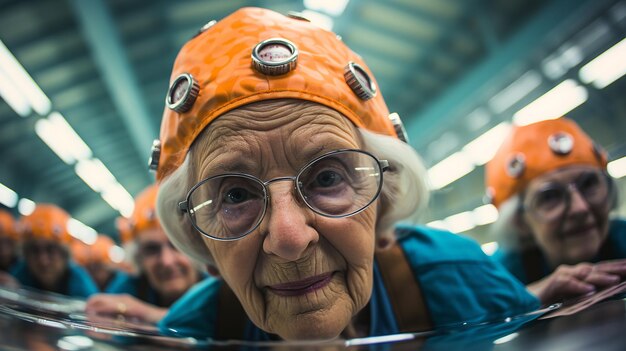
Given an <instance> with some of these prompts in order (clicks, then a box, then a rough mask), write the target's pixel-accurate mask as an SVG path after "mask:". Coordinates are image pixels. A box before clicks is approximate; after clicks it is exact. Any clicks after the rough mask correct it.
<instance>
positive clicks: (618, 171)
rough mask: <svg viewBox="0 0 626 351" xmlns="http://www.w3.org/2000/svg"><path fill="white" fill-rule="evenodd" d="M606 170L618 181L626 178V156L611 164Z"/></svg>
mask: <svg viewBox="0 0 626 351" xmlns="http://www.w3.org/2000/svg"><path fill="white" fill-rule="evenodd" d="M606 168H607V170H608V171H609V174H610V175H611V177H613V178H616V179H617V178H622V177H623V176H626V156H624V157H622V158H618V159H617V160H615V161H611V162H609V164H608V165H607V167H606Z"/></svg>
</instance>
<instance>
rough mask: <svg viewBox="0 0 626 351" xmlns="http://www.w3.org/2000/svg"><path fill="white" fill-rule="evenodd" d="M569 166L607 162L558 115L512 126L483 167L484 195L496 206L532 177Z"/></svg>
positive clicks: (599, 150) (573, 125)
mask: <svg viewBox="0 0 626 351" xmlns="http://www.w3.org/2000/svg"><path fill="white" fill-rule="evenodd" d="M571 165H588V166H593V167H597V168H600V169H606V165H607V155H606V152H605V151H604V150H603V149H602V148H600V146H598V145H597V144H595V143H594V142H593V140H591V138H590V137H589V136H588V135H587V134H586V133H585V132H584V131H583V130H582V129H580V127H579V126H578V125H577V124H576V123H575V122H574V121H572V120H570V119H568V118H565V117H562V118H559V119H554V120H547V121H541V122H537V123H533V124H529V125H526V126H518V127H514V128H513V129H512V130H511V132H510V134H509V136H508V137H507V138H506V139H505V141H504V143H503V144H502V145H501V146H500V148H499V149H498V151H497V152H496V155H495V156H494V157H493V159H492V160H491V161H489V162H488V163H487V165H486V166H485V182H486V186H487V195H488V196H489V197H490V198H491V201H492V203H493V204H494V205H495V206H496V207H500V205H501V204H502V203H503V202H504V201H505V200H507V199H508V198H510V197H511V196H513V195H515V194H517V193H518V192H520V191H522V190H523V189H524V188H526V186H527V185H528V183H529V182H530V181H531V180H533V179H534V178H536V177H538V176H540V175H543V174H545V173H548V172H550V171H553V170H556V169H558V168H562V167H565V166H571Z"/></svg>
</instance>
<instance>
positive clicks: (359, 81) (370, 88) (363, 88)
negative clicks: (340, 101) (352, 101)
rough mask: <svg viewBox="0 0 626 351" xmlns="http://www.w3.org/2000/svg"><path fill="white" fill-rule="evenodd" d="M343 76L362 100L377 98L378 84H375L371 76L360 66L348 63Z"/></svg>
mask: <svg viewBox="0 0 626 351" xmlns="http://www.w3.org/2000/svg"><path fill="white" fill-rule="evenodd" d="M343 76H344V77H345V79H346V83H348V86H349V87H350V89H352V91H353V92H354V93H355V94H356V95H357V96H358V97H359V98H360V99H361V100H369V99H371V98H373V97H374V96H376V90H377V89H376V84H374V82H373V81H372V79H371V78H370V76H369V74H367V72H365V70H364V69H363V68H362V67H361V66H359V65H358V64H356V63H354V62H350V63H348V65H347V66H346V68H345V70H344V73H343Z"/></svg>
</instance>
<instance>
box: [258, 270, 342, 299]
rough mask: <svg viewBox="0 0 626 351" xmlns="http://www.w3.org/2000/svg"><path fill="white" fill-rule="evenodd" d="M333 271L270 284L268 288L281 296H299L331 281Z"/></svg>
mask: <svg viewBox="0 0 626 351" xmlns="http://www.w3.org/2000/svg"><path fill="white" fill-rule="evenodd" d="M332 277H333V274H332V273H330V272H329V273H325V274H320V275H316V276H314V277H309V278H306V279H302V280H298V281H293V282H288V283H281V284H274V285H269V286H268V287H267V288H268V289H269V290H270V291H271V292H273V293H274V294H276V295H279V296H299V295H304V294H308V293H310V292H313V291H315V290H318V289H321V288H323V287H325V286H326V285H328V283H330V281H331V279H332Z"/></svg>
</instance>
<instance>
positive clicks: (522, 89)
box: [489, 71, 541, 113]
mask: <svg viewBox="0 0 626 351" xmlns="http://www.w3.org/2000/svg"><path fill="white" fill-rule="evenodd" d="M539 85H541V75H540V74H539V73H537V72H535V71H528V72H526V73H524V74H523V75H522V76H521V77H519V78H518V79H517V80H516V81H514V82H513V83H511V84H510V85H509V86H507V87H506V88H504V89H502V91H500V92H499V93H497V94H496V95H494V96H493V97H492V98H491V99H489V107H490V108H491V110H492V111H493V112H495V113H502V112H504V111H506V110H507V109H508V108H509V107H511V106H513V104H515V103H516V102H518V101H520V100H521V99H523V98H524V97H525V96H526V95H528V94H529V93H530V92H531V91H533V90H535V89H536V88H537V87H538V86H539Z"/></svg>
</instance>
